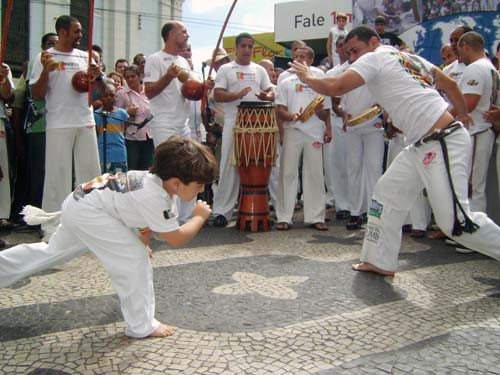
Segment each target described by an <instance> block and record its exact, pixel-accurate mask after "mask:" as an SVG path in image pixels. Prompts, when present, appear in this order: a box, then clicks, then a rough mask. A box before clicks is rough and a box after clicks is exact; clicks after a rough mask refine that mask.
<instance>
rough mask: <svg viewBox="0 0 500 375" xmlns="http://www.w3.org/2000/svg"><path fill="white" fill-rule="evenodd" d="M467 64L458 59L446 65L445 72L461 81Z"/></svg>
mask: <svg viewBox="0 0 500 375" xmlns="http://www.w3.org/2000/svg"><path fill="white" fill-rule="evenodd" d="M465 68H466V65H465V64H464V63H462V62H458V60H455V61H453V62H452V63H451V64H450V65H448V66H445V67H444V69H443V73H444V74H446V75H447V76H448V77H450V78H452V79H453V80H454V81H455V82H458V81H460V78H461V77H462V74H463V72H464V70H465Z"/></svg>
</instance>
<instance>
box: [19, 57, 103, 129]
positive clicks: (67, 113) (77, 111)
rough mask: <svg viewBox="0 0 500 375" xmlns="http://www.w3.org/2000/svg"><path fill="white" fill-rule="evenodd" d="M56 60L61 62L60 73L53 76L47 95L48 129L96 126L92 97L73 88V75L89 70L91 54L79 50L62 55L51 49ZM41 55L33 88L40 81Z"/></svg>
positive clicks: (36, 64)
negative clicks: (89, 98) (91, 104)
mask: <svg viewBox="0 0 500 375" xmlns="http://www.w3.org/2000/svg"><path fill="white" fill-rule="evenodd" d="M47 52H49V53H51V54H52V55H53V56H54V57H53V59H54V60H55V61H57V62H59V66H58V68H57V69H56V70H54V71H52V72H50V73H49V84H48V87H47V94H46V95H45V102H46V104H45V109H46V111H47V112H46V121H47V129H60V128H76V127H82V126H89V125H95V121H94V114H93V108H92V107H91V106H89V103H88V94H87V93H86V92H84V93H81V92H78V91H76V90H75V89H74V88H73V85H72V84H71V80H72V78H73V75H74V74H75V73H76V72H78V71H80V70H82V71H85V72H86V71H87V69H88V59H89V57H88V53H87V52H84V51H81V50H79V49H74V50H73V51H71V52H61V51H58V50H56V49H54V48H49V49H48V50H47ZM40 56H41V52H40V53H39V54H38V55H37V56H36V57H35V60H34V63H33V70H32V71H31V77H30V80H29V81H30V85H33V84H35V83H36V82H37V81H38V79H39V78H40V74H41V73H42V70H43V65H42V63H41V61H40Z"/></svg>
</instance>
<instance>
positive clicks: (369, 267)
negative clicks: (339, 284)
mask: <svg viewBox="0 0 500 375" xmlns="http://www.w3.org/2000/svg"><path fill="white" fill-rule="evenodd" d="M352 269H353V270H354V271H365V272H375V273H378V274H380V275H383V276H394V275H395V272H392V271H385V270H383V269H380V268H378V267H375V266H374V265H373V264H371V263H368V262H361V263H358V264H353V265H352Z"/></svg>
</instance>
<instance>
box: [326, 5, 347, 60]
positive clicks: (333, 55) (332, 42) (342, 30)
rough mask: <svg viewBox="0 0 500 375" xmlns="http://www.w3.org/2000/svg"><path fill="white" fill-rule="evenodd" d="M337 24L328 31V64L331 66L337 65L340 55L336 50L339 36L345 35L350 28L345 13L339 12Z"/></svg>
mask: <svg viewBox="0 0 500 375" xmlns="http://www.w3.org/2000/svg"><path fill="white" fill-rule="evenodd" d="M336 20H337V24H336V25H335V26H333V27H332V28H331V29H330V32H329V33H328V40H327V42H326V52H327V54H328V64H330V66H331V67H334V66H335V65H337V64H338V63H339V62H340V60H339V55H338V54H337V52H336V44H337V40H338V39H339V37H343V38H344V37H345V36H346V35H347V32H348V30H347V29H346V27H345V25H346V23H347V16H346V15H345V14H344V13H339V14H337V18H336Z"/></svg>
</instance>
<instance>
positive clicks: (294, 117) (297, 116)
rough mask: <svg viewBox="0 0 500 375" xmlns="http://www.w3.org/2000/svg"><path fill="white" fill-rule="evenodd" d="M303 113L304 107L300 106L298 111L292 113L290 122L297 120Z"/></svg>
mask: <svg viewBox="0 0 500 375" xmlns="http://www.w3.org/2000/svg"><path fill="white" fill-rule="evenodd" d="M303 113H304V109H303V108H302V107H300V109H299V111H298V112H297V113H295V114H294V115H293V118H292V121H291V122H295V121H297V120H298V119H299V118H300V116H302V114H303Z"/></svg>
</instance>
